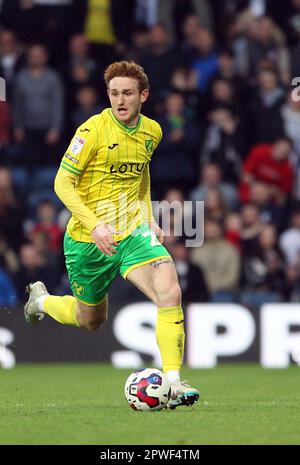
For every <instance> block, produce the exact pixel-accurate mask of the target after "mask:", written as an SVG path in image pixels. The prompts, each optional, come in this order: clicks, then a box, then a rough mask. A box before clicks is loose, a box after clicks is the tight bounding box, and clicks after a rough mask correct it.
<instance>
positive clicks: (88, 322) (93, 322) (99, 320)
mask: <svg viewBox="0 0 300 465" xmlns="http://www.w3.org/2000/svg"><path fill="white" fill-rule="evenodd" d="M106 320H107V314H105V315H99V316H97V317H94V318H81V319H80V318H79V324H80V326H81V328H84V329H87V330H89V331H96V330H97V329H99V328H101V326H103V325H104V323H105V322H106Z"/></svg>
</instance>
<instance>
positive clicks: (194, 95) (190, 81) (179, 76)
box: [171, 66, 200, 121]
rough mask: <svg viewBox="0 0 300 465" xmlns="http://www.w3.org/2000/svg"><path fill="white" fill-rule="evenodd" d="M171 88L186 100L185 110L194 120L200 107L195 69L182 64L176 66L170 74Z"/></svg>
mask: <svg viewBox="0 0 300 465" xmlns="http://www.w3.org/2000/svg"><path fill="white" fill-rule="evenodd" d="M171 88H172V90H174V91H175V92H177V93H180V94H181V95H182V96H183V97H184V100H185V102H186V108H185V111H186V113H187V115H189V117H190V118H191V119H192V120H194V121H195V120H196V118H197V116H198V112H199V107H200V95H199V92H198V90H197V75H196V73H195V71H193V70H192V69H191V68H189V67H183V66H181V67H179V68H176V69H175V70H174V72H173V74H172V76H171Z"/></svg>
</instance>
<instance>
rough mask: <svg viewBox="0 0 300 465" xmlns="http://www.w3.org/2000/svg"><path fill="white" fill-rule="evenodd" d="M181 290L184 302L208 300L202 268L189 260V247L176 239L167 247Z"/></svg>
mask: <svg viewBox="0 0 300 465" xmlns="http://www.w3.org/2000/svg"><path fill="white" fill-rule="evenodd" d="M169 252H170V253H171V255H172V257H173V260H174V263H175V267H176V271H177V275H178V280H179V285H180V288H181V291H182V301H183V302H184V304H188V303H190V302H209V300H210V295H209V291H208V287H207V284H206V281H205V278H204V274H203V271H202V269H201V268H200V267H199V266H196V265H193V264H192V263H191V262H190V259H189V256H190V249H188V248H187V247H186V246H185V244H184V241H182V240H178V241H177V242H176V243H175V244H173V245H172V246H171V247H170V248H169Z"/></svg>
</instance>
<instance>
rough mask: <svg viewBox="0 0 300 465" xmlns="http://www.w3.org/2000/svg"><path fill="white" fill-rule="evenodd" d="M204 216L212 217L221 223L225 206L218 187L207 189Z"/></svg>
mask: <svg viewBox="0 0 300 465" xmlns="http://www.w3.org/2000/svg"><path fill="white" fill-rule="evenodd" d="M204 212H205V218H210V219H213V220H215V221H217V222H219V223H220V224H223V221H224V218H225V217H226V214H227V207H226V204H225V202H224V199H223V198H222V194H221V192H220V191H219V189H213V188H212V189H208V191H207V193H206V198H205V202H204Z"/></svg>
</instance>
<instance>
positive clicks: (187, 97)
mask: <svg viewBox="0 0 300 465" xmlns="http://www.w3.org/2000/svg"><path fill="white" fill-rule="evenodd" d="M119 59H129V60H135V61H137V62H138V63H139V64H141V65H142V66H143V67H144V69H145V71H146V73H147V74H148V76H149V79H150V85H151V89H150V90H151V98H150V99H149V101H148V102H147V103H146V104H145V106H144V108H143V113H145V114H146V115H148V116H150V117H153V118H155V119H156V120H157V121H158V122H159V123H160V124H161V126H162V129H163V134H164V137H163V140H162V142H161V144H160V146H159V148H158V149H157V151H156V152H155V154H154V156H153V160H152V163H151V165H152V166H151V180H152V199H153V200H163V199H165V200H168V201H170V202H171V201H177V202H180V203H181V204H183V203H184V202H185V201H187V200H190V201H191V202H192V206H193V205H194V204H195V202H196V201H204V209H205V224H204V230H205V241H204V244H203V245H202V246H201V247H186V245H185V237H177V236H175V235H174V234H171V235H169V236H167V237H166V247H167V248H168V249H169V251H170V252H171V253H172V255H173V258H174V260H175V263H176V268H177V271H178V276H179V280H180V284H181V287H182V291H183V300H184V302H208V301H210V302H241V303H242V304H245V305H250V306H254V307H259V306H260V305H261V304H262V303H264V302H280V301H298V298H299V297H300V296H299V294H300V287H299V285H300V87H299V86H300V0H286V1H284V2H283V1H282V0H222V1H221V0H126V1H125V0H85V1H83V0H0V76H1V77H3V78H4V79H5V83H6V101H3V102H0V305H2V306H7V307H9V306H11V305H15V304H16V303H20V302H22V301H24V298H25V296H24V288H25V285H26V284H27V283H28V282H32V281H35V280H42V281H44V282H45V283H46V285H47V286H48V289H49V291H50V292H51V293H59V294H61V293H68V292H70V289H69V285H68V280H67V276H66V272H65V268H64V260H63V251H62V238H63V234H64V230H65V226H66V223H67V221H68V218H69V214H68V212H67V211H66V210H65V209H64V207H63V205H62V204H61V203H60V202H59V200H58V199H57V197H56V196H55V194H54V192H53V180H54V177H55V174H56V171H57V169H58V165H59V162H60V159H61V157H62V155H63V153H64V151H65V149H66V147H67V145H68V141H69V140H70V138H71V137H72V135H73V133H74V131H75V130H76V128H77V127H78V126H79V125H80V124H81V123H83V122H84V121H85V120H86V119H88V118H89V117H90V116H92V115H93V114H96V113H99V112H101V110H102V109H103V108H105V107H106V106H108V103H109V102H108V99H107V96H106V89H105V86H104V81H103V78H102V74H103V71H104V69H105V67H106V66H107V65H108V64H109V63H111V62H112V61H114V60H119ZM297 86H298V87H297ZM190 213H191V215H192V216H193V208H192V209H191V212H190ZM172 220H173V226H174V225H175V223H176V222H178V221H179V222H180V221H181V218H177V217H176V212H175V213H173V217H172Z"/></svg>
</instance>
